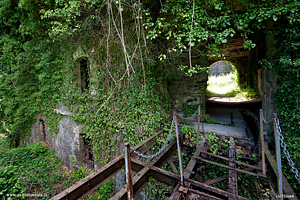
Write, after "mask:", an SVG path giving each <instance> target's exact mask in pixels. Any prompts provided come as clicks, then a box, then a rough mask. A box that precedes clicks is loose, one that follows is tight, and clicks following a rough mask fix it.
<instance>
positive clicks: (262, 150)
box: [259, 109, 266, 175]
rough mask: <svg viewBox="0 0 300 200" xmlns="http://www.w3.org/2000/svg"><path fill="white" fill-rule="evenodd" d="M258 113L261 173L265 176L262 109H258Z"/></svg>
mask: <svg viewBox="0 0 300 200" xmlns="http://www.w3.org/2000/svg"><path fill="white" fill-rule="evenodd" d="M259 113H260V142H261V160H262V171H263V175H266V161H265V142H264V124H263V119H262V109H259Z"/></svg>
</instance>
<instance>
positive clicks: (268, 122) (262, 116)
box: [260, 110, 273, 124]
mask: <svg viewBox="0 0 300 200" xmlns="http://www.w3.org/2000/svg"><path fill="white" fill-rule="evenodd" d="M260 113H261V118H262V120H263V121H264V122H265V123H266V124H270V123H271V122H272V121H273V118H272V119H271V120H270V121H267V120H266V119H265V118H264V115H263V112H262V110H261V111H260Z"/></svg>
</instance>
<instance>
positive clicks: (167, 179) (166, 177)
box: [149, 166, 246, 200]
mask: <svg viewBox="0 0 300 200" xmlns="http://www.w3.org/2000/svg"><path fill="white" fill-rule="evenodd" d="M149 172H150V175H151V176H153V178H155V179H156V180H158V181H160V182H163V183H166V184H169V185H172V184H173V183H174V182H176V181H180V175H179V174H174V173H172V172H169V171H166V170H163V169H160V168H158V167H155V166H153V167H151V168H150V170H149ZM184 181H185V182H186V183H189V184H190V186H191V187H192V189H196V190H199V191H201V192H204V193H206V194H209V195H212V196H214V197H217V198H220V199H228V197H229V193H228V192H226V191H224V190H220V189H217V188H215V187H212V186H208V185H205V184H203V183H200V182H197V181H194V180H192V179H188V178H185V179H184ZM177 186H178V185H177ZM177 186H176V187H177ZM178 188H179V187H178ZM175 189H176V188H175ZM173 193H174V192H173ZM173 193H172V196H171V197H170V198H169V199H170V200H171V199H174V198H172V197H173ZM237 199H246V198H243V197H240V196H237ZM174 200H177V199H174Z"/></svg>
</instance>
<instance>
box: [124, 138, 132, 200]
mask: <svg viewBox="0 0 300 200" xmlns="http://www.w3.org/2000/svg"><path fill="white" fill-rule="evenodd" d="M124 150H125V170H126V188H127V199H128V200H133V187H132V171H131V157H130V144H129V143H125V144H124Z"/></svg>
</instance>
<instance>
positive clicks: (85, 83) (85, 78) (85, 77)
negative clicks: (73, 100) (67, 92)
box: [80, 58, 90, 92]
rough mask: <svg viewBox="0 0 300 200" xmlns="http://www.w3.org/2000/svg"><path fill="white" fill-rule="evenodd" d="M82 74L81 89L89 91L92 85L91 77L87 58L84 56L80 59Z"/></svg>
mask: <svg viewBox="0 0 300 200" xmlns="http://www.w3.org/2000/svg"><path fill="white" fill-rule="evenodd" d="M80 75H81V91H82V92H85V91H88V90H89V85H90V77H89V69H88V59H87V58H84V59H82V60H81V61H80Z"/></svg>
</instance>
